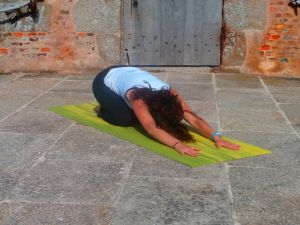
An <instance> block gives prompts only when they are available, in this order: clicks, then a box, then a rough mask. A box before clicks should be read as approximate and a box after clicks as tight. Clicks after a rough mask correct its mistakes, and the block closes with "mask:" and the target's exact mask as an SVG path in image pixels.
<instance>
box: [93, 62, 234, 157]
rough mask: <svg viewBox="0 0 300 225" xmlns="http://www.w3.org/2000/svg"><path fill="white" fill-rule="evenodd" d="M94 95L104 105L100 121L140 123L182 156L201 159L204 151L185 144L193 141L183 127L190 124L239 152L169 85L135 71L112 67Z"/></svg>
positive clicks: (100, 77) (95, 84) (101, 76)
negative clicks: (200, 155)
mask: <svg viewBox="0 0 300 225" xmlns="http://www.w3.org/2000/svg"><path fill="white" fill-rule="evenodd" d="M93 93H94V95H95V97H96V99H97V101H98V102H99V104H100V112H99V115H98V116H99V117H101V118H102V119H103V120H105V121H107V122H108V123H111V124H113V125H117V126H133V125H136V124H138V123H140V124H141V125H142V126H143V127H144V129H145V130H146V132H147V133H148V134H149V135H150V136H152V137H153V138H154V139H156V140H158V141H160V142H161V143H163V144H165V145H167V146H170V147H172V148H174V149H175V150H176V151H178V152H179V153H180V154H186V155H190V156H194V157H197V156H198V155H199V151H200V149H198V148H195V147H190V146H188V145H186V144H184V143H183V142H192V141H193V137H192V136H191V135H190V134H189V132H188V130H187V128H186V127H185V126H184V125H183V124H182V123H181V120H182V119H184V120H186V121H187V122H188V123H189V124H190V125H191V126H192V127H194V128H195V129H196V130H197V131H198V132H199V133H200V134H201V135H202V136H204V137H206V138H210V139H211V140H213V141H214V142H215V145H216V146H217V147H218V148H220V147H225V148H229V149H232V150H238V149H239V146H238V145H236V144H233V143H230V142H228V141H226V140H223V139H222V137H221V135H220V133H218V132H215V131H214V130H213V129H212V128H211V127H210V126H209V125H208V124H207V123H206V122H205V121H204V120H203V119H202V118H200V117H198V116H197V115H196V114H195V113H193V112H192V110H191V108H190V107H189V106H188V105H187V103H186V102H185V101H184V100H183V98H182V97H180V96H179V95H178V93H177V92H176V91H175V90H174V89H172V88H171V87H170V86H169V85H168V84H166V83H164V82H163V81H161V80H159V79H158V78H156V77H154V76H152V75H151V74H150V73H148V72H146V71H143V70H140V69H138V68H135V67H128V66H120V65H119V66H112V67H109V68H107V69H105V70H104V71H102V72H100V73H99V74H98V75H97V76H96V78H95V80H94V82H93Z"/></svg>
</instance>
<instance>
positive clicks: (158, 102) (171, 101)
mask: <svg viewBox="0 0 300 225" xmlns="http://www.w3.org/2000/svg"><path fill="white" fill-rule="evenodd" d="M149 86H150V85H149ZM133 94H134V95H133V98H134V99H142V100H143V101H144V102H145V104H146V105H147V107H148V110H149V112H150V114H151V116H152V117H153V119H154V121H155V123H156V126H157V127H159V128H161V129H163V130H165V131H167V132H168V133H169V134H171V135H172V136H174V137H176V138H178V139H179V140H181V141H190V142H191V141H194V138H193V136H192V135H191V134H190V133H189V132H188V129H187V127H186V126H184V125H183V124H182V123H181V120H182V119H183V109H182V107H181V104H180V101H179V99H178V97H177V95H173V94H171V91H170V90H169V89H168V88H164V87H163V88H162V89H160V90H155V89H153V88H151V87H150V88H147V87H141V88H136V89H135V91H134V92H133Z"/></svg>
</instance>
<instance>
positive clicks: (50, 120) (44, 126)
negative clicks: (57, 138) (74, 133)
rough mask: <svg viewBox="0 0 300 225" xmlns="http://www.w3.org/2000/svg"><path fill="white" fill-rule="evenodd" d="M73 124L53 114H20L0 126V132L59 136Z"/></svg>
mask: <svg viewBox="0 0 300 225" xmlns="http://www.w3.org/2000/svg"><path fill="white" fill-rule="evenodd" d="M72 123H73V122H72V121H70V120H67V119H65V118H62V117H60V116H58V115H56V114H54V113H51V112H49V113H37V112H18V113H16V114H14V115H12V116H10V117H9V118H7V119H6V120H5V121H3V122H2V123H1V124H0V132H15V133H31V134H46V133H49V134H59V133H61V132H62V131H64V129H66V128H67V127H68V126H70V125H71V124H72Z"/></svg>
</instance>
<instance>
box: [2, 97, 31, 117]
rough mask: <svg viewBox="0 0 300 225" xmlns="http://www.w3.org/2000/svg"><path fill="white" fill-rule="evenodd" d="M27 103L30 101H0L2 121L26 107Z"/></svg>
mask: <svg viewBox="0 0 300 225" xmlns="http://www.w3.org/2000/svg"><path fill="white" fill-rule="evenodd" d="M27 102H29V99H27V100H26V99H23V100H18V99H14V100H6V99H1V101H0V109H1V110H0V120H1V119H3V118H5V117H7V116H8V115H10V114H11V113H13V112H15V111H16V110H17V109H19V108H21V107H22V106H23V105H25V104H26V103H27Z"/></svg>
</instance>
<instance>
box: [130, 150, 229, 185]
mask: <svg viewBox="0 0 300 225" xmlns="http://www.w3.org/2000/svg"><path fill="white" fill-rule="evenodd" d="M129 176H133V177H135V176H141V177H166V178H193V179H207V180H212V181H219V180H223V179H224V176H225V171H224V166H223V164H215V165H210V166H206V167H198V168H190V167H187V166H185V165H182V164H178V163H177V162H175V161H173V160H169V159H166V158H164V157H161V156H160V155H157V154H154V153H152V152H148V151H146V150H144V149H139V150H138V151H137V152H136V155H135V156H134V161H133V163H132V166H131V169H130V173H129Z"/></svg>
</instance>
